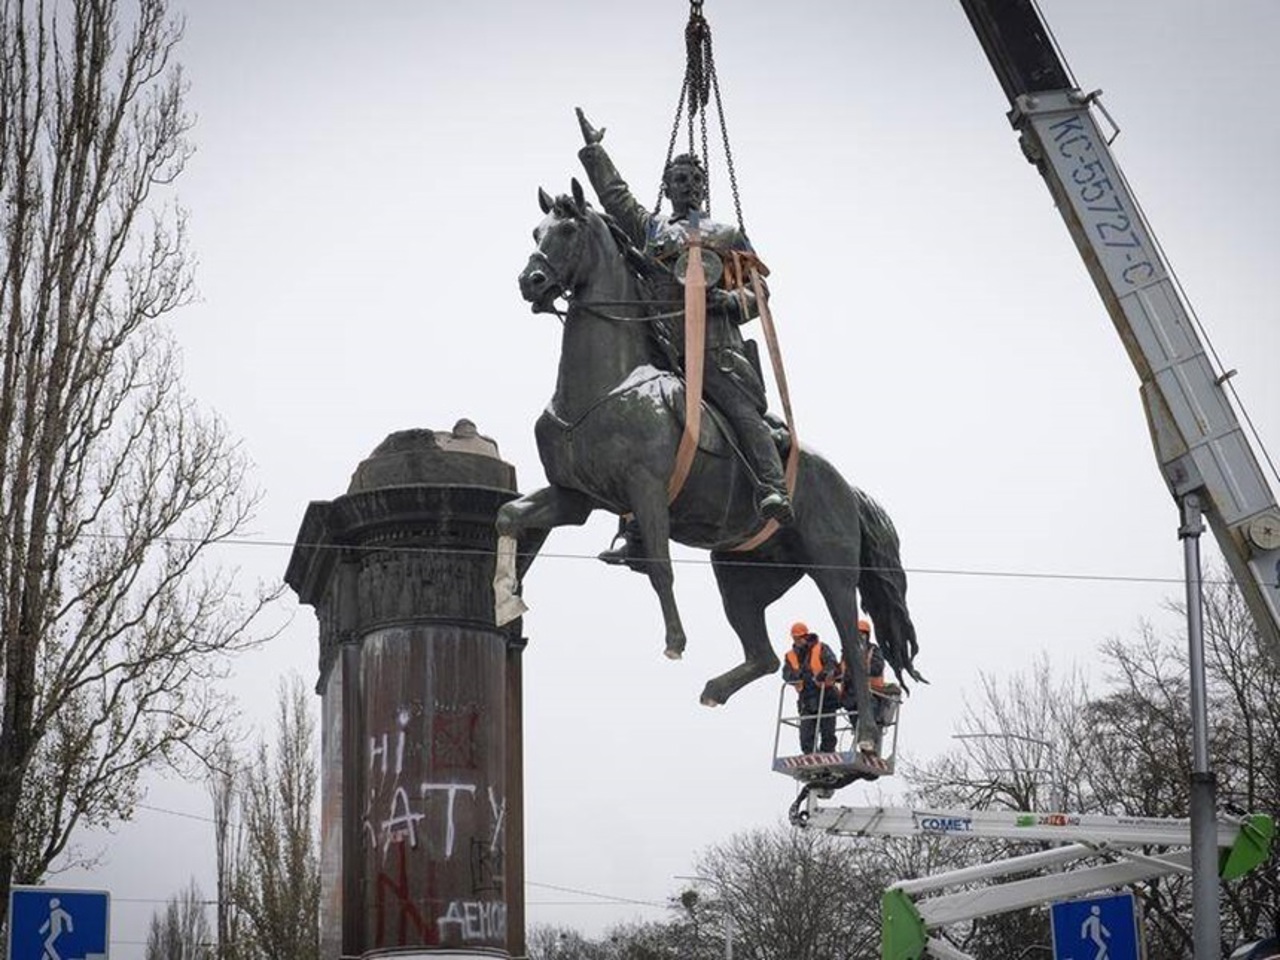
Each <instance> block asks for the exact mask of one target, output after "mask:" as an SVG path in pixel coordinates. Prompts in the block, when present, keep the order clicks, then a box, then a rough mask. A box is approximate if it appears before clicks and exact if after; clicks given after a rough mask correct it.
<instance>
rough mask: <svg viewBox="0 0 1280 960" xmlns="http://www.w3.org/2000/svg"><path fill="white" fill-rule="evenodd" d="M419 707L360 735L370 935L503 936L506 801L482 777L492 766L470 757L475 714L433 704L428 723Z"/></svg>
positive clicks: (411, 939)
mask: <svg viewBox="0 0 1280 960" xmlns="http://www.w3.org/2000/svg"><path fill="white" fill-rule="evenodd" d="M422 712H423V711H422V709H421V707H420V706H415V707H403V706H402V707H400V708H398V709H397V710H396V711H395V715H394V720H393V722H392V724H390V725H389V727H390V728H389V729H387V730H377V731H375V732H373V733H371V734H370V735H369V737H368V748H367V757H366V761H367V763H366V774H367V783H368V793H367V796H366V802H365V809H364V817H363V823H362V833H363V838H364V839H363V842H364V846H365V849H366V851H368V854H371V855H372V856H370V857H369V859H368V860H366V863H368V864H369V867H370V869H371V870H373V871H374V873H375V881H376V883H375V891H376V892H375V897H374V904H373V907H374V925H375V931H374V932H375V936H376V942H377V944H378V945H379V946H385V945H388V944H390V945H394V946H404V945H408V944H411V943H422V944H439V943H443V942H462V943H468V944H475V943H482V942H489V941H492V942H495V943H502V942H505V939H506V925H507V908H506V904H505V902H504V901H503V899H502V895H503V891H504V876H503V866H504V864H503V829H504V823H505V820H506V798H505V797H504V796H503V795H502V793H501V791H500V789H499V788H497V787H495V786H494V785H493V784H490V783H486V782H485V781H486V780H488V779H489V778H490V777H491V776H494V775H495V774H496V773H497V774H500V772H499V771H486V770H485V769H483V766H482V764H481V763H480V762H479V760H478V757H477V749H476V746H475V744H476V740H477V738H476V730H477V726H478V724H479V719H480V715H479V711H478V709H475V708H472V709H469V710H465V711H450V712H441V711H437V712H435V713H434V714H433V715H432V716H431V718H430V722H429V724H423V723H422V722H421V719H420V718H421V715H422ZM424 726H426V727H428V729H429V731H430V732H429V735H428V736H427V737H419V736H418V735H417V731H419V730H421V728H422V727H424ZM423 739H425V740H427V741H428V743H427V744H425V746H427V748H428V749H426V750H424V749H422V748H423V746H424V744H423V743H422V742H421V740H423Z"/></svg>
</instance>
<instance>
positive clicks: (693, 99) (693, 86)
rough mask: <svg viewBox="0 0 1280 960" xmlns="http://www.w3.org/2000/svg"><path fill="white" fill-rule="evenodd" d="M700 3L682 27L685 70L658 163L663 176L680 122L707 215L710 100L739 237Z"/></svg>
mask: <svg viewBox="0 0 1280 960" xmlns="http://www.w3.org/2000/svg"><path fill="white" fill-rule="evenodd" d="M703 2H704V0H689V22H688V23H687V24H685V28H684V42H685V70H684V80H683V82H682V83H681V85H680V98H679V100H678V101H677V102H676V115H675V120H674V121H673V122H672V124H671V138H670V139H669V140H668V141H667V157H666V160H665V161H664V162H663V164H662V171H663V176H664V177H665V175H666V170H667V166H668V164H670V163H671V158H672V157H673V156H674V155H675V149H676V139H677V138H678V137H679V136H680V121H681V119H684V121H685V126H686V130H687V134H688V140H689V151H688V152H689V153H691V154H693V155H694V156H696V157H699V158H700V159H701V160H702V166H703V169H704V170H705V172H706V175H707V184H706V195H705V198H704V201H703V204H704V210H703V212H704V213H705V214H706V215H707V216H708V217H709V216H710V215H711V162H710V161H711V158H710V156H709V155H708V151H707V106H708V104H709V103H710V101H711V100H712V99H713V98H714V100H715V106H716V113H717V114H718V115H719V118H720V139H721V142H722V144H723V147H724V160H725V167H726V168H727V169H728V171H729V189H730V191H731V192H732V193H733V210H734V214H735V215H736V216H737V218H738V229H739V230H741V231H742V234H743V236H746V234H747V228H746V226H745V225H744V224H743V221H742V201H741V199H740V198H739V196H738V177H737V174H736V172H735V171H734V168H733V151H732V150H731V149H730V147H729V128H728V126H727V124H726V123H725V117H724V103H723V101H722V99H721V97H720V81H719V79H718V78H717V76H716V61H715V55H714V53H713V51H712V48H711V25H710V24H709V23H707V19H706V17H704V16H703V15H702V5H703ZM695 116H696V117H697V128H698V142H697V143H696V144H695V140H694V117H695ZM662 194H663V188H662V185H661V184H659V187H658V200H657V202H656V203H655V204H654V205H653V213H654V216H657V215H658V210H659V208H660V207H661V206H662Z"/></svg>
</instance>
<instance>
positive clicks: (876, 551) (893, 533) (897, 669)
mask: <svg viewBox="0 0 1280 960" xmlns="http://www.w3.org/2000/svg"><path fill="white" fill-rule="evenodd" d="M853 495H854V498H855V499H856V500H857V503H858V519H859V520H860V521H861V523H862V553H861V556H860V557H859V562H860V564H861V567H862V571H861V574H860V576H859V579H858V592H859V593H860V594H861V596H862V608H863V609H864V610H865V611H866V612H867V614H868V615H869V616H870V617H871V619H872V621H873V622H874V623H875V631H876V637H875V639H876V642H877V643H879V645H880V649H881V651H882V652H883V653H884V658H885V660H886V661H887V662H888V664H889V665H890V666H891V667H893V672H894V673H895V674H897V676H898V680H899V682H901V683H902V688H903V689H904V690H906V689H908V688H907V684H906V682H905V679H904V677H903V674H904V673H905V674H909V675H910V676H911V677H913V678H914V679H916V680H919V681H920V682H921V683H928V682H929V681H928V680H926V679H925V678H924V677H923V676H921V675H920V673H918V672H917V671H916V668H915V666H914V661H915V657H916V653H917V652H918V651H919V644H918V643H917V641H916V628H915V626H914V624H912V622H911V615H910V614H909V613H908V612H907V575H906V572H905V571H904V570H903V569H902V560H901V559H900V557H899V554H898V531H897V530H895V529H894V527H893V521H892V520H890V519H889V515H888V514H887V513H885V512H884V508H883V507H881V506H880V504H878V503H876V502H875V500H873V499H872V498H871V497H870V496H868V495H867V494H866V493H864V492H863V491H862V490H859V489H858V488H857V487H854V488H853Z"/></svg>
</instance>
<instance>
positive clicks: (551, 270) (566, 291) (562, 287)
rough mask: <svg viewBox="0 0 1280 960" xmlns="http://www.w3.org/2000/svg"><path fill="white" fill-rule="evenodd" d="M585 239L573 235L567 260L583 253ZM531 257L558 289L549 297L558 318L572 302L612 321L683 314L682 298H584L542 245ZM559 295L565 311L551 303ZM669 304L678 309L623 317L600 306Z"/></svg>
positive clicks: (648, 320) (652, 319) (642, 320)
mask: <svg viewBox="0 0 1280 960" xmlns="http://www.w3.org/2000/svg"><path fill="white" fill-rule="evenodd" d="M573 219H577V217H573ZM607 225H608V224H607V222H606V226H607ZM584 243H585V241H584V240H583V239H582V238H581V237H578V238H575V243H574V248H573V249H572V250H571V251H570V254H569V256H567V257H566V258H565V259H566V260H567V261H568V262H570V263H575V262H577V259H578V258H579V257H580V256H581V255H582V249H581V248H582V246H583V244H584ZM618 256H619V257H622V258H623V260H625V259H626V254H625V252H623V250H621V249H619V251H618ZM530 259H532V260H535V261H537V262H538V263H539V264H541V265H542V268H543V270H544V272H545V273H546V274H547V279H548V281H549V282H550V283H551V285H552V286H553V287H555V289H556V290H558V291H559V293H557V294H556V296H555V297H552V298H551V299H552V302H551V303H550V304H549V306H550V307H551V312H552V313H554V314H555V315H556V316H557V317H559V318H560V322H561V323H564V321H565V318H566V314H567V313H568V309H572V308H573V307H575V306H576V307H577V308H578V309H580V310H582V311H584V312H586V313H589V314H591V315H592V316H594V317H598V318H599V319H601V320H608V321H610V322H611V323H653V322H655V321H660V320H676V319H680V318H682V317H683V316H684V301H683V300H651V299H647V298H641V299H638V300H583V299H582V298H581V297H577V296H575V295H574V293H573V289H572V287H571V286H570V284H569V283H568V282H567V281H566V280H563V279H562V278H561V276H560V271H559V270H557V269H556V266H555V264H554V263H552V262H551V258H550V257H548V256H547V255H546V254H545V253H544V252H543V251H542V247H541V245H539V246H538V248H537V249H535V250H534V251H533V253H532V254H530ZM639 280H640V278H638V277H637V281H639ZM561 297H563V298H564V300H565V301H566V302H567V303H568V309H566V310H565V311H564V312H561V311H560V310H559V309H558V308H557V307H556V306H555V303H554V301H555V300H556V299H558V298H561ZM669 306H679V307H680V308H681V309H679V310H668V311H665V312H663V313H652V314H648V315H646V316H642V317H623V316H619V315H617V314H614V313H606V312H604V310H602V309H600V308H602V307H649V308H651V307H669Z"/></svg>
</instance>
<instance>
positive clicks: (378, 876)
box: [285, 420, 524, 960]
mask: <svg viewBox="0 0 1280 960" xmlns="http://www.w3.org/2000/svg"><path fill="white" fill-rule="evenodd" d="M515 495H516V490H515V470H514V468H512V467H511V466H510V465H509V464H507V463H505V462H503V461H502V460H501V459H500V458H499V457H498V451H497V446H496V444H494V443H493V442H492V441H490V440H488V439H486V438H484V437H481V436H479V435H478V434H477V433H476V431H475V427H474V425H472V424H471V423H470V422H469V421H465V420H463V421H460V422H459V424H458V425H457V426H456V427H455V428H454V430H453V431H452V432H432V431H427V430H412V431H404V432H401V433H395V434H392V435H391V436H390V437H388V438H387V439H386V440H385V441H384V442H383V443H382V444H381V445H380V446H379V447H378V448H377V450H375V451H374V452H373V454H372V455H371V456H370V457H369V458H368V459H366V460H365V461H364V462H363V463H361V464H360V466H359V468H357V470H356V472H355V475H354V476H353V478H352V481H351V486H350V488H349V489H348V492H347V494H346V495H345V496H342V497H339V498H338V499H336V500H333V501H316V502H312V503H311V504H310V505H309V506H308V508H307V512H306V514H305V516H304V517H303V521H302V526H301V529H300V530H299V533H298V539H297V543H296V545H295V547H294V552H293V556H292V558H291V559H290V563H289V568H288V571H287V573H286V575H285V579H286V581H287V582H288V584H289V585H290V586H291V587H292V588H293V589H294V590H295V591H296V592H297V593H298V596H299V598H300V599H301V601H302V602H303V603H305V604H308V605H310V606H312V607H314V608H315V612H316V617H317V619H318V621H319V627H320V680H319V683H318V684H317V690H318V692H319V693H320V695H321V697H322V703H323V705H322V718H321V740H322V765H321V871H322V892H321V955H322V956H323V957H324V958H326V960H337V958H338V957H368V958H373V957H383V956H386V957H395V958H397V960H410V958H418V957H421V958H424V960H425V958H428V957H429V958H431V960H444V958H455V957H456V958H463V957H467V958H474V957H479V956H492V957H507V956H509V955H510V954H511V953H515V954H517V955H520V954H522V953H523V951H524V930H523V928H524V909H523V906H524V891H523V888H524V864H523V840H524V838H523V831H522V825H523V792H522V771H521V754H520V715H519V711H520V656H521V651H522V649H523V645H524V644H523V640H521V639H520V638H519V629H518V628H519V624H518V623H516V624H513V625H512V626H513V627H514V628H515V629H514V630H512V629H510V628H507V629H499V628H497V627H496V626H494V618H493V589H492V578H493V567H494V551H495V544H496V536H495V534H494V518H495V516H496V513H497V510H498V507H499V506H501V505H502V504H503V503H505V502H506V501H508V500H510V499H512V498H513V497H514V496H515Z"/></svg>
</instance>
